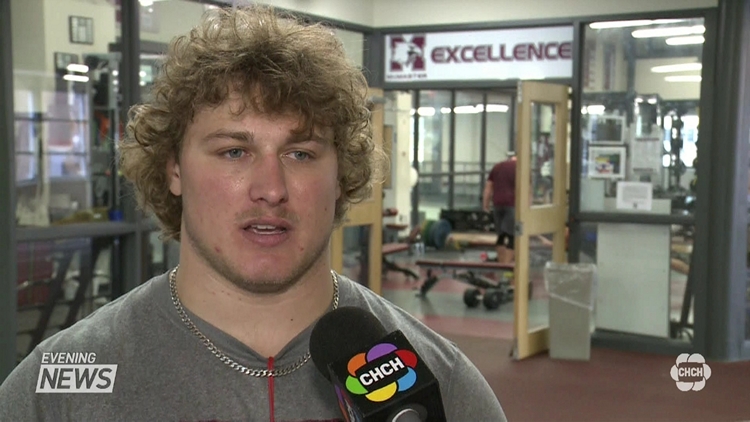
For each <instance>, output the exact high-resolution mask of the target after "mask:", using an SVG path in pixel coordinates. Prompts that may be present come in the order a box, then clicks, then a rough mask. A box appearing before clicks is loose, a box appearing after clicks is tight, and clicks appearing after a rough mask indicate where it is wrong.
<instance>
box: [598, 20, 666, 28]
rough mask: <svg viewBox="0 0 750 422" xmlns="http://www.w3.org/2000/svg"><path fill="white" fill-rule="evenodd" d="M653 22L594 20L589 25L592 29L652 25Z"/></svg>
mask: <svg viewBox="0 0 750 422" xmlns="http://www.w3.org/2000/svg"><path fill="white" fill-rule="evenodd" d="M652 23H653V21H651V20H634V21H610V22H594V23H592V24H590V25H589V28H591V29H610V28H628V27H632V26H646V25H651V24H652Z"/></svg>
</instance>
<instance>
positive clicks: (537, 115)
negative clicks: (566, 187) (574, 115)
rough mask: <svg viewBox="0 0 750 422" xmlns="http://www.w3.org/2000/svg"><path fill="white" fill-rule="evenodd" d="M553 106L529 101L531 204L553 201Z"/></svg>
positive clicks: (545, 203) (546, 203)
mask: <svg viewBox="0 0 750 422" xmlns="http://www.w3.org/2000/svg"><path fill="white" fill-rule="evenodd" d="M555 133H556V130H555V106H554V104H542V103H533V102H532V103H531V144H530V147H531V151H530V157H531V206H532V207H534V206H544V205H551V204H552V203H553V202H554V195H553V194H554V188H555V185H554V180H555V167H554V163H555V153H556V152H557V151H556V148H555Z"/></svg>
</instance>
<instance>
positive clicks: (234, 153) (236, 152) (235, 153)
mask: <svg viewBox="0 0 750 422" xmlns="http://www.w3.org/2000/svg"><path fill="white" fill-rule="evenodd" d="M243 152H244V151H242V150H241V149H239V148H232V149H230V150H229V151H227V152H225V153H224V155H226V156H227V157H229V158H234V159H236V158H242V154H243Z"/></svg>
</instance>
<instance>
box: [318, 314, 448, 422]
mask: <svg viewBox="0 0 750 422" xmlns="http://www.w3.org/2000/svg"><path fill="white" fill-rule="evenodd" d="M310 355H311V357H312V360H313V362H314V363H315V366H316V367H317V368H318V371H320V372H321V373H322V374H323V376H324V377H326V379H328V381H330V382H331V383H333V385H334V389H335V391H336V396H337V397H338V401H339V407H340V408H341V413H342V414H343V416H344V419H345V420H346V421H347V422H433V421H434V422H445V421H446V418H445V410H444V408H443V401H442V398H441V395H440V386H439V385H438V381H437V379H436V378H435V376H434V375H433V373H432V372H431V371H430V369H429V368H428V367H427V365H426V364H425V362H424V361H423V360H422V358H420V357H419V355H418V354H417V352H416V350H414V348H413V347H412V345H411V344H410V343H409V341H408V340H407V339H406V337H405V336H404V335H403V333H402V332H401V331H394V332H392V333H390V334H389V333H388V332H387V331H386V330H385V328H384V327H383V325H382V324H381V323H380V321H379V320H378V319H377V318H376V317H375V315H373V314H372V313H370V312H367V311H365V310H364V309H360V308H356V307H348V306H344V307H340V308H338V309H336V310H333V311H331V312H329V313H328V314H326V315H323V317H321V319H320V320H319V321H318V323H317V324H315V327H313V330H312V333H311V336H310Z"/></svg>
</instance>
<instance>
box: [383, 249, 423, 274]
mask: <svg viewBox="0 0 750 422" xmlns="http://www.w3.org/2000/svg"><path fill="white" fill-rule="evenodd" d="M409 247H410V246H409V244H408V243H385V244H383V252H382V253H383V269H384V270H385V271H384V272H385V273H387V272H388V271H398V272H400V273H403V274H404V275H405V276H406V278H407V280H408V279H409V277H411V278H413V279H414V281H417V280H419V275H418V274H417V273H415V272H414V271H412V270H410V269H408V268H404V267H400V266H398V265H396V264H395V263H393V262H391V261H389V260H387V259H385V257H386V256H387V255H390V254H394V253H398V252H405V251H408V250H409Z"/></svg>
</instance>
